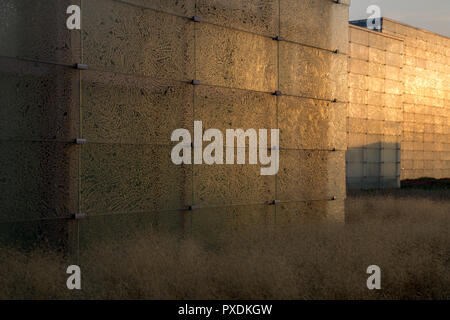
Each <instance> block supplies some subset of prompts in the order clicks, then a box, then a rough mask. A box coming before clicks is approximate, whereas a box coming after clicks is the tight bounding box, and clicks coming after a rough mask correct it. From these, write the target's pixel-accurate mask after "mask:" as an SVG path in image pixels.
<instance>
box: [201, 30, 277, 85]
mask: <svg viewBox="0 0 450 320" xmlns="http://www.w3.org/2000/svg"><path fill="white" fill-rule="evenodd" d="M198 30H199V31H198V39H197V49H196V50H197V51H196V55H197V77H198V79H199V80H200V81H201V82H202V83H206V84H210V85H219V86H226V87H232V88H241V89H249V90H258V91H269V92H275V90H276V89H277V43H276V41H273V40H272V39H269V38H265V37H261V36H256V35H253V34H249V33H246V32H237V31H234V30H230V29H226V28H222V27H216V26H212V25H206V24H201V25H199V27H198Z"/></svg>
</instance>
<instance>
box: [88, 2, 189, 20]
mask: <svg viewBox="0 0 450 320" xmlns="http://www.w3.org/2000/svg"><path fill="white" fill-rule="evenodd" d="M87 1H88V0H87ZM121 1H122V2H128V3H131V4H134V5H138V6H142V7H144V8H152V9H155V10H159V11H163V12H168V13H173V14H176V15H180V16H185V17H192V16H194V15H195V0H182V1H180V0H121Z"/></svg>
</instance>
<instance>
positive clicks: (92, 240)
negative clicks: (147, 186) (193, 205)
mask: <svg viewBox="0 0 450 320" xmlns="http://www.w3.org/2000/svg"><path fill="white" fill-rule="evenodd" d="M190 224H191V215H190V213H189V212H187V211H177V210H173V211H164V212H139V213H133V212H128V213H125V214H109V215H102V216H89V217H88V218H87V219H85V220H83V221H80V226H79V234H80V239H79V241H80V249H81V252H80V253H81V254H82V253H83V250H84V249H87V248H89V247H90V246H93V245H98V244H99V243H104V244H105V243H108V242H110V241H111V240H113V241H126V240H129V239H136V238H138V239H139V238H140V237H143V236H148V234H149V233H151V232H155V231H161V232H170V233H180V232H183V231H189V229H190Z"/></svg>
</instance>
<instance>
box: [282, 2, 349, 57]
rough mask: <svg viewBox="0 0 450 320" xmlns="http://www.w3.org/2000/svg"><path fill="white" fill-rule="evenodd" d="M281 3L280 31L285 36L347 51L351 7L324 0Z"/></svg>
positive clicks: (326, 47)
mask: <svg viewBox="0 0 450 320" xmlns="http://www.w3.org/2000/svg"><path fill="white" fill-rule="evenodd" d="M280 6H281V21H280V25H281V31H280V33H281V36H283V37H284V38H286V39H288V40H292V41H295V42H299V43H304V44H308V45H311V46H316V47H319V48H325V49H330V50H335V49H339V50H340V51H341V52H347V51H348V23H346V21H348V6H346V5H342V4H336V3H334V2H332V1H323V0H302V1H297V0H281V2H280ZM319 17H320V18H319Z"/></svg>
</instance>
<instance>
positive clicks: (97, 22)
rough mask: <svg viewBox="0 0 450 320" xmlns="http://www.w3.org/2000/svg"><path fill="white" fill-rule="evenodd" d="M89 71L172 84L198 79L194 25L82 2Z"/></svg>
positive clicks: (100, 1) (117, 5)
mask: <svg viewBox="0 0 450 320" xmlns="http://www.w3.org/2000/svg"><path fill="white" fill-rule="evenodd" d="M83 13H84V15H83V61H84V63H86V64H88V65H89V66H90V68H93V69H99V70H107V71H114V72H121V73H129V74H140V75H148V76H154V77H160V78H164V79H169V80H174V79H175V80H189V81H190V80H192V79H193V78H194V61H193V59H194V58H193V57H194V23H193V22H191V21H189V20H188V19H185V18H179V17H175V16H172V15H167V14H161V13H158V12H155V11H154V10H149V9H145V8H141V7H137V6H131V5H128V4H125V3H122V2H118V1H110V0H96V1H83Z"/></svg>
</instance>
